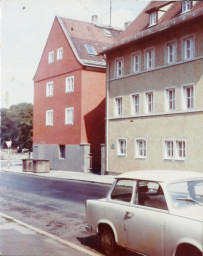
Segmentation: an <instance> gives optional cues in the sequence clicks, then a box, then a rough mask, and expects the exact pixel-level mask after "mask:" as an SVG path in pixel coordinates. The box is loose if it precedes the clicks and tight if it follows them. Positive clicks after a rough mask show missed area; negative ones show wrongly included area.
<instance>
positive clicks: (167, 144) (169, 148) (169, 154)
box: [164, 139, 175, 160]
mask: <svg viewBox="0 0 203 256" xmlns="http://www.w3.org/2000/svg"><path fill="white" fill-rule="evenodd" d="M174 156H175V154H174V139H167V140H164V159H165V160H173V159H174Z"/></svg>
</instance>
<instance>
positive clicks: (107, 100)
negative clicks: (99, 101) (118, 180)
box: [105, 60, 110, 174]
mask: <svg viewBox="0 0 203 256" xmlns="http://www.w3.org/2000/svg"><path fill="white" fill-rule="evenodd" d="M109 72H110V69H109V62H108V61H107V60H106V136H105V138H106V173H107V174H108V173H109V160H108V156H109V146H108V141H109V136H108V134H109V130H108V129H109V79H110V74H109Z"/></svg>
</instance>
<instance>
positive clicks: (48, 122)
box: [46, 110, 54, 126]
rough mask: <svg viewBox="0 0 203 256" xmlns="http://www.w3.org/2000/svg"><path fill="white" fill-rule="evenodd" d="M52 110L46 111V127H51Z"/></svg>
mask: <svg viewBox="0 0 203 256" xmlns="http://www.w3.org/2000/svg"><path fill="white" fill-rule="evenodd" d="M53 115H54V111H53V110H47V111H46V126H53Z"/></svg>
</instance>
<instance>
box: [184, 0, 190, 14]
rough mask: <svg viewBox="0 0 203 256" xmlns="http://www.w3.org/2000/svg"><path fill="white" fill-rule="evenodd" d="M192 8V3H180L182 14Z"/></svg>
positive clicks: (186, 0) (187, 1) (187, 0)
mask: <svg viewBox="0 0 203 256" xmlns="http://www.w3.org/2000/svg"><path fill="white" fill-rule="evenodd" d="M191 8H192V2H191V1H189V0H184V1H182V13H184V12H188V11H190V10H191Z"/></svg>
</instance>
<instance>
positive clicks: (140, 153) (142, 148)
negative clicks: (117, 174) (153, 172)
mask: <svg viewBox="0 0 203 256" xmlns="http://www.w3.org/2000/svg"><path fill="white" fill-rule="evenodd" d="M146 146H147V143H146V140H144V139H137V140H135V158H146V156H147V150H146Z"/></svg>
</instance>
